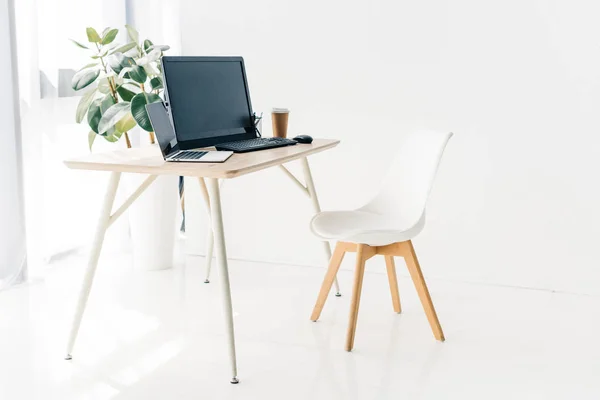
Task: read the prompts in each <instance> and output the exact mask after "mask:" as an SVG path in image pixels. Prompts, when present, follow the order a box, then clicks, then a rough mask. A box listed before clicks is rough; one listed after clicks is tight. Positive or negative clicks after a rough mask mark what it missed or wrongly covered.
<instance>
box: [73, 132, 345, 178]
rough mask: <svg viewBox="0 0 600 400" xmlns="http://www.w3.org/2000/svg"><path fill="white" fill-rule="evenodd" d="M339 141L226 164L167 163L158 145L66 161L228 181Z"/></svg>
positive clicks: (284, 149) (75, 166)
mask: <svg viewBox="0 0 600 400" xmlns="http://www.w3.org/2000/svg"><path fill="white" fill-rule="evenodd" d="M339 142H340V141H339V140H332V139H315V140H314V141H313V142H312V143H311V144H301V143H298V144H297V145H295V146H286V147H279V148H276V149H269V150H261V151H253V152H250V153H241V154H234V155H232V156H231V157H230V158H229V159H228V160H227V161H225V162H224V163H210V164H209V163H206V164H204V163H185V162H165V160H164V159H163V157H162V155H161V154H160V149H159V148H158V146H147V147H140V148H134V149H124V150H116V151H111V152H108V153H97V154H88V155H87V156H84V157H80V158H75V159H70V160H65V164H66V166H67V167H69V168H71V169H86V170H95V171H114V172H134V173H140V174H151V175H180V176H198V177H205V178H221V179H228V178H235V177H237V176H241V175H245V174H248V173H250V172H255V171H260V170H261V169H265V168H269V167H273V166H276V165H280V164H284V163H287V162H289V161H293V160H297V159H300V158H303V157H306V156H309V155H311V154H315V153H320V152H321V151H324V150H327V149H331V148H333V147H335V146H337V145H338V143H339Z"/></svg>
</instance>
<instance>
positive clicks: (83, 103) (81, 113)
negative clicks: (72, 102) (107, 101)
mask: <svg viewBox="0 0 600 400" xmlns="http://www.w3.org/2000/svg"><path fill="white" fill-rule="evenodd" d="M95 95H96V89H93V90H90V91H89V92H87V93H86V94H84V95H83V96H82V97H81V100H79V104H78V105H77V111H76V112H75V121H77V123H78V124H79V123H81V121H83V117H85V113H87V111H88V108H90V104H91V103H92V100H94V96H95Z"/></svg>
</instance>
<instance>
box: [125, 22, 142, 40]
mask: <svg viewBox="0 0 600 400" xmlns="http://www.w3.org/2000/svg"><path fill="white" fill-rule="evenodd" d="M125 28H126V29H127V34H128V35H129V38H130V39H131V41H132V42H135V43H139V41H140V34H139V33H138V31H136V30H135V28H134V27H133V26H131V25H125Z"/></svg>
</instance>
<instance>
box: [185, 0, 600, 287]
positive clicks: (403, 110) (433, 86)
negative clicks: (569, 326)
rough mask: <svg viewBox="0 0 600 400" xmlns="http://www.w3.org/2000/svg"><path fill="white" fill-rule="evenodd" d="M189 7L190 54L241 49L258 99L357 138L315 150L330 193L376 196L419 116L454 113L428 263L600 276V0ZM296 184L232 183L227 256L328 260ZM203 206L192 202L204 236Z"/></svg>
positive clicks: (320, 179) (504, 273)
mask: <svg viewBox="0 0 600 400" xmlns="http://www.w3.org/2000/svg"><path fill="white" fill-rule="evenodd" d="M181 7H182V21H181V23H182V30H183V34H182V40H183V54H184V55H243V56H244V57H245V60H246V67H247V70H248V74H249V82H250V86H251V94H252V101H253V105H254V108H255V110H268V109H269V108H270V107H273V106H279V107H281V106H283V107H290V108H291V109H292V110H293V111H292V114H291V119H290V129H291V132H292V133H299V132H302V133H308V134H311V135H313V136H316V137H331V138H339V139H341V140H342V144H341V145H340V146H339V147H338V148H337V149H335V150H333V151H331V152H329V153H326V154H321V155H318V156H315V157H314V158H313V160H312V164H313V167H314V169H313V172H314V175H315V177H316V183H317V189H318V190H319V192H320V195H321V203H322V206H323V208H324V209H336V208H346V207H354V206H356V205H359V204H360V203H361V202H363V201H365V200H366V199H368V198H369V197H370V196H371V195H372V194H373V192H374V191H375V190H376V187H377V183H378V179H379V176H380V174H381V172H382V171H384V170H385V169H386V167H387V166H388V164H389V163H390V157H392V156H393V154H394V152H395V151H394V144H395V143H398V142H399V141H400V139H401V136H402V135H403V134H405V133H406V132H409V131H411V130H413V129H415V128H419V127H430V128H437V129H444V130H452V131H453V132H455V133H456V135H455V137H454V138H453V139H452V141H451V142H450V144H449V146H448V147H447V151H446V155H445V159H444V161H443V163H442V168H441V172H440V174H439V175H438V180H437V183H436V186H435V188H434V191H433V194H432V197H431V201H430V203H429V208H428V216H429V219H428V224H427V227H426V229H425V231H424V232H423V234H422V235H421V236H420V237H419V238H418V239H417V240H416V241H415V244H416V247H417V251H418V252H419V254H420V255H421V261H422V264H423V268H424V270H425V274H426V275H427V276H430V277H439V278H447V279H458V280H468V281H477V282H490V283H496V284H507V285H519V286H530V287H536V288H550V289H555V290H567V291H575V292H584V293H596V294H598V293H600V268H598V267H599V264H600V262H599V261H598V255H597V251H596V249H597V248H598V242H599V241H600V234H599V233H600V228H599V227H600V225H599V222H600V214H599V213H598V211H597V205H598V204H599V203H600V191H599V190H598V186H599V185H600V182H599V181H600V179H599V178H598V176H599V172H600V157H599V156H600V129H599V128H600V116H599V114H600V112H599V110H600V39H599V38H600V25H599V24H598V23H597V16H598V15H600V3H598V2H593V1H567V0H556V1H551V2H546V1H535V0H518V1H517V0H510V1H505V2H489V1H476V0H454V1H442V0H437V1H434V0H431V1H395V0H386V1H383V0H361V1H349V0H344V1H322V0H321V1H315V0H305V1H295V2H285V1H272V0H255V1H251V2H250V1H244V0H229V1H227V0H223V1H218V2H216V1H200V2H198V1H192V0H183V1H182V5H181ZM266 122H267V125H268V123H269V121H266ZM192 183H194V182H192ZM192 183H188V191H191V192H194V191H195V190H194V189H196V188H195V186H194V185H192ZM192 186H194V187H192ZM295 190H296V189H295V188H294V187H293V186H292V185H288V182H287V181H286V179H285V177H283V176H282V175H281V174H280V173H279V172H278V171H277V170H269V171H265V172H263V173H261V174H255V175H253V176H249V177H243V178H239V179H235V180H233V181H231V182H226V184H225V188H224V198H225V205H224V210H225V212H226V213H227V218H226V235H227V237H228V239H229V248H228V250H229V254H230V256H232V257H240V258H250V259H261V260H271V261H278V262H289V263H298V264H311V265H316V264H319V263H320V262H321V258H320V256H321V254H320V252H319V250H321V249H320V246H319V245H318V244H317V243H314V239H312V238H311V236H310V234H309V233H308V230H307V227H306V225H307V221H308V219H309V217H310V214H311V212H310V206H309V204H308V203H307V202H306V201H305V199H303V198H302V197H301V196H299V195H297V194H296V193H294V191H295ZM198 202H199V200H198ZM192 203H193V202H192V201H188V202H186V204H187V205H191V204H192ZM244 203H245V204H246V205H247V206H249V207H251V208H250V211H244V209H243V204H244ZM252 207H254V208H252ZM267 207H271V209H272V210H273V211H274V212H283V211H284V210H288V211H289V212H290V213H291V214H290V215H289V216H288V217H276V218H272V217H270V216H261V215H260V210H262V209H264V208H267ZM253 210H256V211H253ZM200 211H201V210H200V209H193V208H192V209H190V210H189V211H188V213H189V217H190V219H189V224H188V226H189V229H192V232H190V242H191V247H190V251H192V252H203V250H204V248H203V243H202V240H203V239H202V238H203V237H204V235H203V233H204V232H197V231H195V230H193V226H196V225H194V224H195V223H200V222H201V223H205V221H204V217H203V215H202V213H201V212H200Z"/></svg>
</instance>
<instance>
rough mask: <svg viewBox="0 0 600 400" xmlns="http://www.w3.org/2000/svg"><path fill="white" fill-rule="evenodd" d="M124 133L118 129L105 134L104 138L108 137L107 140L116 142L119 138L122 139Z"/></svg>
mask: <svg viewBox="0 0 600 400" xmlns="http://www.w3.org/2000/svg"><path fill="white" fill-rule="evenodd" d="M122 135H123V133H122V132H117V131H116V130H114V131H112V132H111V133H110V134H107V135H106V136H103V137H104V139H106V140H107V141H109V142H111V143H114V142H116V141H117V140H119V139H121V136H122Z"/></svg>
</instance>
